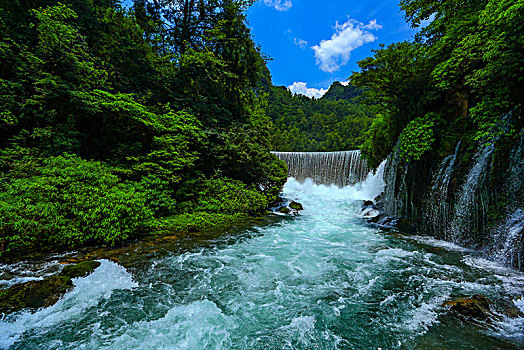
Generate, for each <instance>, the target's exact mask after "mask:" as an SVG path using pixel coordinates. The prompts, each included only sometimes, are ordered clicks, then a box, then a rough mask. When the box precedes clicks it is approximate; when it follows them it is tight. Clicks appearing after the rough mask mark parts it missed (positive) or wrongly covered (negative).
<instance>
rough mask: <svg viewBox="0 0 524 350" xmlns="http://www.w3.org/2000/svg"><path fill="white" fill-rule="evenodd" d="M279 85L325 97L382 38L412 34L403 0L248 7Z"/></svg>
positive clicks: (266, 1) (277, 0) (309, 0)
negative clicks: (403, 13)
mask: <svg viewBox="0 0 524 350" xmlns="http://www.w3.org/2000/svg"><path fill="white" fill-rule="evenodd" d="M247 18H248V25H249V27H250V28H251V30H252V34H253V37H254V40H255V42H256V43H257V44H258V45H260V47H261V49H262V51H263V52H264V53H265V54H267V55H268V56H269V57H270V58H271V59H272V60H271V61H270V62H268V68H269V70H270V71H271V75H272V77H273V83H274V84H275V85H284V86H287V87H290V90H292V91H293V92H297V93H302V94H306V95H309V96H316V97H320V96H321V95H322V94H323V92H325V90H322V89H327V88H329V86H330V85H331V84H332V83H333V82H334V81H337V80H338V81H346V80H347V78H348V77H349V76H350V75H351V72H352V71H355V70H358V65H357V63H356V62H357V61H359V60H361V59H364V58H366V57H368V56H370V55H371V54H372V52H371V50H372V49H376V48H378V45H379V44H380V43H384V44H386V45H387V44H390V43H393V42H397V41H403V40H406V39H409V38H411V37H412V36H413V34H414V31H413V30H412V29H410V28H409V26H408V25H407V24H406V23H405V21H404V19H403V18H402V13H401V11H400V8H399V6H398V0H393V1H376V0H375V1H373V0H354V1H342V0H323V1H319V0H259V1H257V2H256V3H255V4H254V5H253V6H252V7H251V8H249V9H248V11H247Z"/></svg>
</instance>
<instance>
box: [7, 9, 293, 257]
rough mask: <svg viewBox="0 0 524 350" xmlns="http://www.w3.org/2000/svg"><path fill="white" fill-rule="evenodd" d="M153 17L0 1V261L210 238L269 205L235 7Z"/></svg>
mask: <svg viewBox="0 0 524 350" xmlns="http://www.w3.org/2000/svg"><path fill="white" fill-rule="evenodd" d="M162 4H164V5H165V6H160V5H159V3H157V2H148V1H143V0H135V1H134V2H133V6H132V7H131V8H126V7H123V6H122V5H121V4H120V1H116V0H87V1H85V0H73V1H67V2H62V3H61V2H59V1H54V0H38V1H31V2H27V1H7V0H0V31H1V32H2V35H1V36H0V67H1V68H0V255H4V254H5V252H9V251H12V250H19V251H20V250H23V249H27V248H28V247H30V248H34V249H44V248H49V249H68V248H73V247H78V246H83V245H87V244H104V245H114V244H117V243H118V242H121V241H123V240H125V239H128V238H132V237H134V236H137V235H138V234H143V233H148V232H154V231H163V230H170V229H177V230H185V229H187V230H190V229H191V230H194V229H200V228H195V227H194V226H195V225H198V224H200V223H202V224H203V225H204V226H205V227H212V226H213V225H224V224H225V223H227V222H234V221H238V220H239V218H240V217H245V216H247V215H256V214H260V213H264V211H265V210H266V208H267V206H268V204H269V203H270V202H272V201H274V200H275V197H276V195H277V194H278V192H279V190H280V188H281V187H282V185H283V184H284V182H285V180H286V169H285V165H284V164H283V163H282V162H281V161H279V160H278V159H276V157H274V156H272V155H271V154H270V153H269V151H270V148H271V147H270V129H269V126H268V125H269V124H270V120H269V118H268V117H267V116H266V114H265V110H264V104H265V101H264V100H262V99H261V98H260V97H259V95H260V96H262V95H261V94H258V93H257V84H258V82H259V80H260V75H261V74H260V67H263V66H264V62H263V60H262V58H261V56H260V53H259V52H258V50H257V49H256V47H255V45H254V43H253V42H252V39H251V35H250V32H249V29H248V28H247V27H246V25H245V18H244V9H245V6H248V5H249V2H248V1H240V0H225V1H219V2H217V1H199V2H198V3H196V2H194V1H184V0H171V1H166V2H162ZM173 24H174V25H173ZM213 217H214V218H213Z"/></svg>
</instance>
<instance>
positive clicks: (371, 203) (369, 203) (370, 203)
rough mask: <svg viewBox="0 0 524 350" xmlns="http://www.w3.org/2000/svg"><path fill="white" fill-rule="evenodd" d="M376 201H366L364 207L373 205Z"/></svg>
mask: <svg viewBox="0 0 524 350" xmlns="http://www.w3.org/2000/svg"><path fill="white" fill-rule="evenodd" d="M374 204H375V203H373V201H364V204H362V207H364V208H366V207H372V206H373V205H374Z"/></svg>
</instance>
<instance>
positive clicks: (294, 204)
mask: <svg viewBox="0 0 524 350" xmlns="http://www.w3.org/2000/svg"><path fill="white" fill-rule="evenodd" d="M289 207H290V208H291V209H293V210H304V207H303V206H302V204H300V203H298V202H294V201H291V203H289Z"/></svg>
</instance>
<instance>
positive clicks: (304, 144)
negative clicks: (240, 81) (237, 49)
mask: <svg viewBox="0 0 524 350" xmlns="http://www.w3.org/2000/svg"><path fill="white" fill-rule="evenodd" d="M267 90H268V97H267V100H268V107H267V114H268V116H269V117H270V118H271V120H272V121H273V127H272V128H271V131H270V133H271V136H270V137H271V142H272V144H273V149H274V150H275V151H282V152H290V151H295V152H325V151H343V150H355V149H358V148H359V146H360V144H362V143H363V142H364V138H363V135H364V132H365V131H367V130H368V129H369V126H370V124H371V121H372V119H373V117H374V115H375V114H376V113H377V107H376V106H375V105H374V104H372V103H371V104H367V103H365V102H364V101H362V98H361V96H362V93H363V91H364V90H363V89H359V88H356V87H355V86H352V85H343V84H341V83H339V82H334V83H333V84H332V85H331V87H330V88H329V90H328V91H327V92H326V93H325V95H324V96H322V97H321V98H319V99H315V98H310V97H307V96H304V95H300V94H295V95H293V94H292V93H291V92H290V91H289V90H288V89H286V88H285V87H283V86H270V87H269V88H268V89H267Z"/></svg>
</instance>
